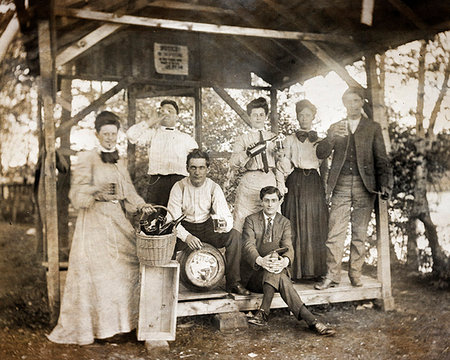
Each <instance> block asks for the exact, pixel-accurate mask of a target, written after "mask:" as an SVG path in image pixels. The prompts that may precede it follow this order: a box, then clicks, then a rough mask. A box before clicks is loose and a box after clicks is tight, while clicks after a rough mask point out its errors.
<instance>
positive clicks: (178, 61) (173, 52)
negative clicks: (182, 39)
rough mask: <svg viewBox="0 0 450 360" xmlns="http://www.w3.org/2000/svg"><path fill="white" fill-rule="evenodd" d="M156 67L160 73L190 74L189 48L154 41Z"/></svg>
mask: <svg viewBox="0 0 450 360" xmlns="http://www.w3.org/2000/svg"><path fill="white" fill-rule="evenodd" d="M154 54H155V69H156V72H157V73H159V74H171V75H188V73H189V71H188V70H189V68H188V65H189V61H188V48H187V46H183V45H173V44H159V43H154Z"/></svg>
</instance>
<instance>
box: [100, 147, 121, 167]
mask: <svg viewBox="0 0 450 360" xmlns="http://www.w3.org/2000/svg"><path fill="white" fill-rule="evenodd" d="M100 157H101V159H102V161H103V162H104V163H108V164H115V163H117V160H119V153H118V152H117V150H115V151H112V152H106V151H102V152H100Z"/></svg>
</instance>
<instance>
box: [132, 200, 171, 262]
mask: <svg viewBox="0 0 450 360" xmlns="http://www.w3.org/2000/svg"><path fill="white" fill-rule="evenodd" d="M154 207H156V208H163V209H165V210H167V211H168V209H167V208H166V207H164V206H160V205H154ZM170 215H172V214H170ZM172 218H173V216H172ZM176 242H177V235H176V232H175V229H174V232H173V233H172V234H167V235H145V234H141V233H140V229H136V249H137V256H138V258H139V261H140V262H141V264H145V265H151V266H160V265H165V264H167V263H168V262H169V261H170V260H171V258H172V255H173V252H174V250H175V244H176Z"/></svg>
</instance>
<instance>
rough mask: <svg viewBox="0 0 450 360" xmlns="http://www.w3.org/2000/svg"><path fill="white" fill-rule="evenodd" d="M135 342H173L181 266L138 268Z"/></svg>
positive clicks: (145, 266) (175, 264) (176, 264)
mask: <svg viewBox="0 0 450 360" xmlns="http://www.w3.org/2000/svg"><path fill="white" fill-rule="evenodd" d="M140 271H141V297H140V302H139V323H138V332H137V337H138V340H175V331H176V325H177V303H178V287H179V275H180V265H179V264H178V262H176V261H171V262H170V263H168V264H167V265H162V266H148V265H141V267H140Z"/></svg>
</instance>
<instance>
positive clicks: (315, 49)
mask: <svg viewBox="0 0 450 360" xmlns="http://www.w3.org/2000/svg"><path fill="white" fill-rule="evenodd" d="M302 45H303V46H304V47H306V48H307V49H308V50H309V51H311V52H312V53H313V54H314V55H315V56H316V57H317V58H318V59H320V60H321V61H322V62H323V63H324V64H325V65H327V66H328V67H329V68H330V69H331V70H333V71H335V72H336V74H338V75H339V76H340V77H341V78H342V79H343V80H344V81H345V82H346V83H347V85H348V86H354V87H359V88H362V86H361V84H360V83H359V82H357V81H356V80H355V79H354V78H353V77H352V76H351V75H350V74H349V73H348V71H347V70H346V69H345V67H343V66H342V65H341V64H339V63H338V62H337V61H336V60H334V59H333V57H332V56H330V55H329V54H328V53H327V52H326V51H324V50H323V49H322V48H321V47H320V46H319V45H317V44H315V43H313V42H306V41H305V42H304V43H302Z"/></svg>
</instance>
